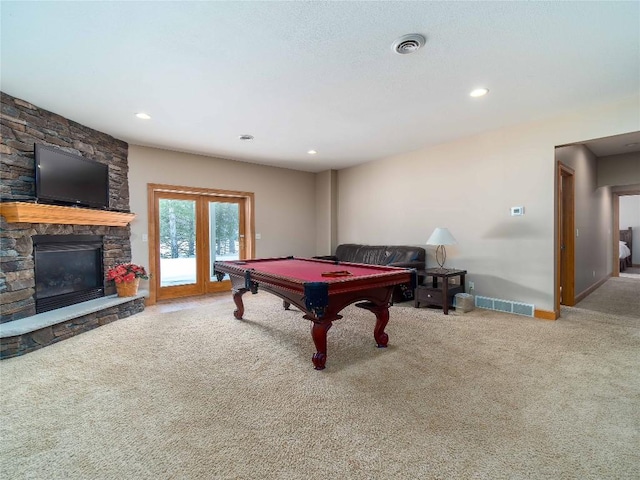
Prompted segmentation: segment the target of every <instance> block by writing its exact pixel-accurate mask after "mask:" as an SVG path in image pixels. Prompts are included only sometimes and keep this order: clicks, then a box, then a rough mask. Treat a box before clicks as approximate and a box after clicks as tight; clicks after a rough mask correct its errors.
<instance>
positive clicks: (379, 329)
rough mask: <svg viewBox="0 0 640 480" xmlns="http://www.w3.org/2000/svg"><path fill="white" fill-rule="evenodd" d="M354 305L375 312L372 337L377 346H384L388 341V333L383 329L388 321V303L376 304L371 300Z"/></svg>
mask: <svg viewBox="0 0 640 480" xmlns="http://www.w3.org/2000/svg"><path fill="white" fill-rule="evenodd" d="M356 307H360V308H364V309H365V310H369V311H370V312H373V313H374V314H375V316H376V326H375V328H374V329H373V338H375V340H376V343H377V344H378V348H385V347H386V346H387V344H388V343H389V335H387V334H386V333H385V331H384V329H385V327H386V326H387V323H389V305H388V304H384V305H376V304H374V303H372V302H364V303H358V304H356Z"/></svg>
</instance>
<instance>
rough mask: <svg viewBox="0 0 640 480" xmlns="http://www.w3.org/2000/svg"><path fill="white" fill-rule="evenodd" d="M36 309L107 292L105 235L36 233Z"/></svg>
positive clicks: (34, 246)
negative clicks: (103, 255)
mask: <svg viewBox="0 0 640 480" xmlns="http://www.w3.org/2000/svg"><path fill="white" fill-rule="evenodd" d="M33 249H34V259H35V284H36V285H35V290H36V294H35V299H36V313H42V312H46V311H49V310H54V309H57V308H62V307H66V306H69V305H74V304H76V303H80V302H85V301H87V300H93V299H95V298H100V297H103V296H104V275H103V271H104V269H103V259H102V237H100V236H95V235H34V236H33Z"/></svg>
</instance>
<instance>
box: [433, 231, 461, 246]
mask: <svg viewBox="0 0 640 480" xmlns="http://www.w3.org/2000/svg"><path fill="white" fill-rule="evenodd" d="M456 243H458V242H456V239H455V238H453V235H451V232H449V230H448V229H446V228H441V227H438V228H436V229H435V230H434V231H433V233H432V234H431V236H430V237H429V240H427V245H455V244H456Z"/></svg>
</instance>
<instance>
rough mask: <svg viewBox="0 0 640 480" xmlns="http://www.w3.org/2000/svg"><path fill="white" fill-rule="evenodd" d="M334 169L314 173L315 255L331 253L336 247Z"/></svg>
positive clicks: (335, 176) (335, 174)
mask: <svg viewBox="0 0 640 480" xmlns="http://www.w3.org/2000/svg"><path fill="white" fill-rule="evenodd" d="M336 179H337V172H336V171H335V170H325V171H324V172H319V173H317V174H316V255H331V254H332V253H333V252H334V250H335V247H336V244H335V242H336V232H337V227H336V222H337V220H336V215H337V212H336Z"/></svg>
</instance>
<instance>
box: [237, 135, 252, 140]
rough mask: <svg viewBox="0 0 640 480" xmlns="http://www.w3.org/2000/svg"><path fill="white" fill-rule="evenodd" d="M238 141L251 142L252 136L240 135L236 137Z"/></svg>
mask: <svg viewBox="0 0 640 480" xmlns="http://www.w3.org/2000/svg"><path fill="white" fill-rule="evenodd" d="M238 138H239V139H240V140H242V141H243V142H250V141H251V140H253V135H246V134H245V135H240V136H239V137H238Z"/></svg>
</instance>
